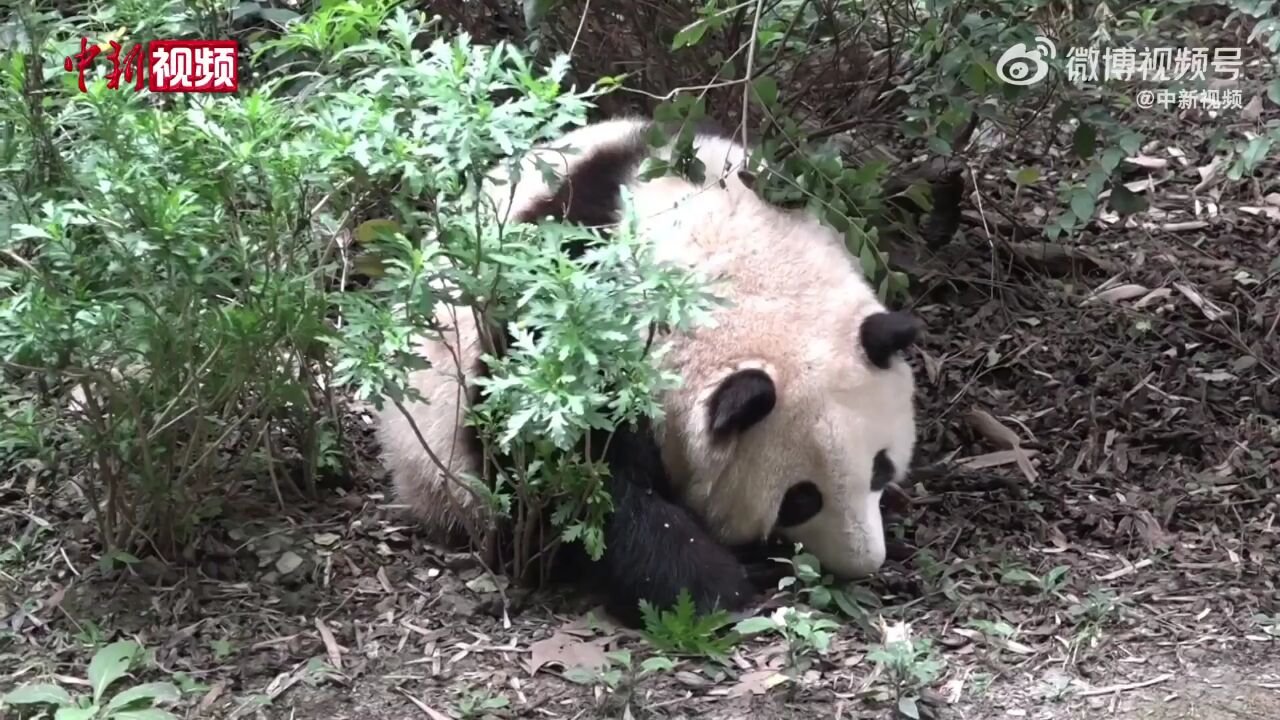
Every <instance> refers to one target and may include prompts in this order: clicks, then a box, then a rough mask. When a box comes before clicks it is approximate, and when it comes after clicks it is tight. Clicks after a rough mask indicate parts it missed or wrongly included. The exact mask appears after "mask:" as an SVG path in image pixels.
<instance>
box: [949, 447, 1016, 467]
mask: <svg viewBox="0 0 1280 720" xmlns="http://www.w3.org/2000/svg"><path fill="white" fill-rule="evenodd" d="M1019 455H1021V456H1025V457H1028V458H1030V457H1034V456H1035V455H1036V451H1035V450H1023V449H1021V448H1018V449H1016V450H997V451H996V452H991V453H986V454H985V455H974V456H972V457H967V458H960V459H959V460H956V464H957V465H963V466H965V467H967V468H969V469H970V470H984V469H986V468H993V467H1000V466H1001V465H1013V464H1014V463H1017V462H1018V457H1019Z"/></svg>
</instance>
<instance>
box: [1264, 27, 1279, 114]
mask: <svg viewBox="0 0 1280 720" xmlns="http://www.w3.org/2000/svg"><path fill="white" fill-rule="evenodd" d="M1276 36H1277V37H1280V33H1276ZM1267 97H1269V98H1271V102H1273V103H1275V104H1276V105H1280V78H1276V79H1275V80H1272V81H1271V84H1270V85H1268V86H1267Z"/></svg>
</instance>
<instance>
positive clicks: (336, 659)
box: [316, 618, 342, 670]
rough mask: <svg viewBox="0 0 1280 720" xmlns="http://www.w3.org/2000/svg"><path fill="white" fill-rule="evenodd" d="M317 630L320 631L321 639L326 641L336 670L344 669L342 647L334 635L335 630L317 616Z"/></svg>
mask: <svg viewBox="0 0 1280 720" xmlns="http://www.w3.org/2000/svg"><path fill="white" fill-rule="evenodd" d="M316 630H318V631H320V640H322V641H323V642H324V649H325V653H327V654H328V656H329V664H330V665H332V666H333V667H334V669H335V670H341V669H342V648H340V647H338V641H337V640H336V639H334V637H333V631H331V630H330V629H329V627H328V626H327V625H325V624H324V622H323V621H322V620H321V619H320V618H316Z"/></svg>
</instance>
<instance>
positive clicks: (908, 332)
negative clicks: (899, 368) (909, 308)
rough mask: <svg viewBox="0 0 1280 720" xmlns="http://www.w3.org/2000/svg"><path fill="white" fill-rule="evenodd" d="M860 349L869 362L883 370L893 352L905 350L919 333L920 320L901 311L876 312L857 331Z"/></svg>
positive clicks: (887, 365)
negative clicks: (860, 342) (865, 354)
mask: <svg viewBox="0 0 1280 720" xmlns="http://www.w3.org/2000/svg"><path fill="white" fill-rule="evenodd" d="M858 334H859V336H860V338H861V340H862V349H863V350H865V351H866V353H867V359H869V360H870V361H871V364H873V365H875V366H876V367H878V368H880V369H882V370H885V369H888V367H889V358H891V357H893V354H894V353H896V352H900V351H902V350H906V349H907V348H909V347H911V345H912V343H914V342H915V341H916V336H917V335H919V334H920V322H919V321H918V320H916V318H915V317H914V316H912V315H911V314H910V313H905V312H902V311H894V312H878V313H876V314H875V315H872V316H870V317H868V318H867V319H866V320H864V321H863V323H862V329H861V330H860V331H859V333H858Z"/></svg>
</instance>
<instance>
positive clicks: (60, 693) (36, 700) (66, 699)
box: [0, 683, 72, 705]
mask: <svg viewBox="0 0 1280 720" xmlns="http://www.w3.org/2000/svg"><path fill="white" fill-rule="evenodd" d="M46 704H47V705H71V704H72V700H71V694H70V693H68V692H67V691H66V690H63V689H62V688H61V687H59V686H57V685H53V684H49V683H42V684H39V685H24V686H22V687H20V688H18V689H17V690H13V691H10V692H9V693H8V694H7V695H3V696H0V705H46Z"/></svg>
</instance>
